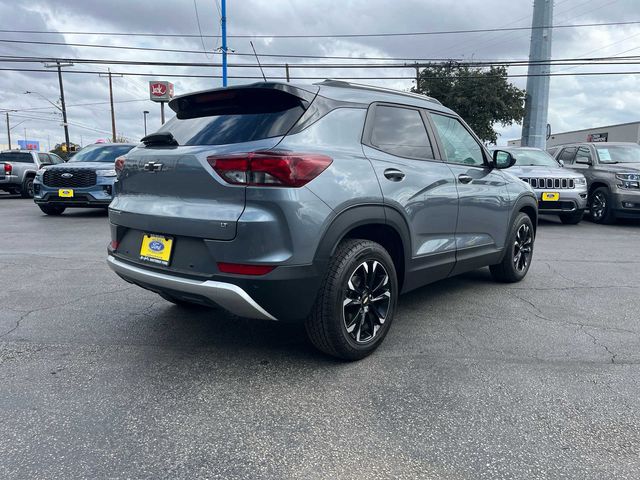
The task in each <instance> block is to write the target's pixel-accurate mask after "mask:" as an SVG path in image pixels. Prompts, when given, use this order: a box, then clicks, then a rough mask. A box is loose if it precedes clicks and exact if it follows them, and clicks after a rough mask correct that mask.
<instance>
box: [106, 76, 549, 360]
mask: <svg viewBox="0 0 640 480" xmlns="http://www.w3.org/2000/svg"><path fill="white" fill-rule="evenodd" d="M169 106H170V107H171V108H172V109H173V110H174V111H175V112H176V116H175V118H173V119H171V120H170V121H168V122H167V123H166V124H165V125H164V126H163V127H162V128H161V129H160V130H159V131H158V132H156V133H154V134H151V135H148V136H147V137H145V138H144V139H143V144H141V145H140V146H138V147H137V148H135V149H133V150H132V151H130V152H129V153H128V154H127V155H126V156H125V157H123V158H119V159H118V160H117V162H116V170H117V171H118V178H117V180H116V182H115V198H114V200H113V202H112V203H111V205H110V207H109V219H110V224H111V239H112V240H111V243H110V245H109V247H108V264H109V266H110V267H111V268H112V269H113V270H114V271H115V272H116V273H117V274H118V275H120V276H121V277H122V278H123V279H125V280H126V281H128V282H131V283H134V284H137V285H139V286H141V287H143V288H146V289H148V290H151V291H154V292H156V293H158V294H160V295H161V296H162V297H163V298H165V299H166V300H168V301H170V302H173V303H176V304H185V303H186V304H188V303H200V304H205V305H217V306H220V307H222V308H224V309H226V310H228V311H230V312H232V313H234V314H236V315H239V316H242V317H251V318H257V319H265V320H279V321H302V322H304V324H305V327H306V330H307V333H308V335H309V338H310V340H311V342H312V343H313V344H314V345H315V346H316V347H317V348H319V349H320V350H322V351H324V352H326V353H328V354H330V355H333V356H336V357H339V358H343V359H349V360H354V359H359V358H362V357H364V356H366V355H368V354H369V353H371V352H372V351H373V350H374V349H375V348H376V347H377V346H378V345H380V343H381V342H382V340H383V339H384V337H385V335H386V334H387V332H388V331H389V327H390V325H391V322H392V320H393V318H394V315H395V312H396V302H397V300H398V295H399V294H400V293H402V292H407V291H409V290H413V289H415V288H418V287H421V286H423V285H425V284H428V283H430V282H434V281H436V280H440V279H443V278H447V277H450V276H452V275H457V274H460V273H462V272H466V271H469V270H473V269H477V268H480V267H483V266H487V265H489V266H490V268H491V272H492V274H493V276H494V277H495V278H496V279H497V280H499V281H504V282H516V281H519V280H521V279H522V278H523V277H524V276H525V275H526V273H527V271H528V269H529V266H530V265H531V259H532V255H533V245H534V236H535V229H536V225H537V215H538V211H537V199H536V196H535V195H534V193H533V191H532V189H531V187H530V186H529V185H527V184H526V183H524V182H522V181H520V180H518V179H516V178H515V177H513V176H511V175H507V174H505V173H503V172H502V171H501V170H500V169H502V168H507V167H509V166H511V165H512V163H513V157H512V156H511V155H510V154H508V153H506V152H502V151H497V152H495V153H494V156H493V157H491V156H490V155H489V154H488V152H487V151H486V150H485V148H484V147H483V146H482V143H481V142H480V141H479V140H478V139H477V137H476V136H475V135H474V134H473V132H472V131H471V130H470V129H469V127H468V126H467V125H466V124H465V123H464V122H463V121H462V120H461V119H460V117H459V116H457V115H456V114H455V113H454V112H452V111H451V110H449V109H448V108H445V107H443V106H442V105H441V104H440V103H439V102H437V101H436V100H433V99H431V98H428V97H425V96H421V95H414V94H409V93H402V92H396V91H392V90H386V89H380V88H374V87H366V86H359V85H353V84H349V83H345V82H336V81H325V82H322V83H319V84H315V85H301V86H294V85H292V84H288V83H271V82H265V83H256V84H251V85H243V86H238V87H229V88H223V89H215V90H208V91H203V92H198V93H193V94H189V95H184V96H181V97H177V98H174V99H173V100H172V101H171V102H169Z"/></svg>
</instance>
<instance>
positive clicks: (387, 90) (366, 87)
mask: <svg viewBox="0 0 640 480" xmlns="http://www.w3.org/2000/svg"><path fill="white" fill-rule="evenodd" d="M314 85H325V86H327V87H340V88H357V89H359V90H371V91H374V92H384V93H392V94H394V95H403V96H405V97H412V98H419V99H421V100H427V101H428V102H432V103H437V104H438V105H442V103H440V100H438V99H436V98H433V97H429V96H427V95H421V94H419V93H412V92H402V91H400V90H394V89H392V88H384V87H376V86H373V85H364V84H361V83H352V82H345V81H344V80H333V79H331V78H327V79H326V80H323V81H322V82H316V83H314Z"/></svg>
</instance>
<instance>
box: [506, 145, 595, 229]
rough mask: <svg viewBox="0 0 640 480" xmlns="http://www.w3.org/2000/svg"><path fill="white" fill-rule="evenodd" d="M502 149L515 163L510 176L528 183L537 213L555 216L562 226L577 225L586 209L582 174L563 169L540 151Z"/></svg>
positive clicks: (585, 194)
mask: <svg viewBox="0 0 640 480" xmlns="http://www.w3.org/2000/svg"><path fill="white" fill-rule="evenodd" d="M500 148H502V147H500ZM504 150H506V151H507V152H509V153H510V154H511V155H512V156H513V157H514V158H515V160H516V163H515V165H514V166H513V167H511V168H510V169H509V173H510V174H511V175H515V176H516V177H518V178H520V180H523V181H525V182H527V183H528V184H529V185H531V187H532V188H533V190H534V191H535V192H536V196H537V197H538V212H539V213H540V214H552V215H558V216H559V217H560V220H561V221H562V223H566V224H570V225H575V224H577V223H580V221H581V220H582V217H583V215H584V211H585V209H586V207H587V181H586V180H585V178H584V175H582V174H581V173H578V172H574V171H571V170H568V169H566V168H563V167H562V166H561V165H560V164H559V163H558V162H557V161H556V160H555V159H554V158H553V157H552V156H551V155H549V154H548V153H547V152H545V151H544V150H541V149H539V148H529V147H518V148H505V149H504Z"/></svg>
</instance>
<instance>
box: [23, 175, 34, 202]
mask: <svg viewBox="0 0 640 480" xmlns="http://www.w3.org/2000/svg"><path fill="white" fill-rule="evenodd" d="M20 195H21V196H22V198H33V177H27V178H25V179H24V182H22V187H20Z"/></svg>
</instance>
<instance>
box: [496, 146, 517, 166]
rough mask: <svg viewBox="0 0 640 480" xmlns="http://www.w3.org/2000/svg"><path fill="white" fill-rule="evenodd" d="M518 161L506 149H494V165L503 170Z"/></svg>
mask: <svg viewBox="0 0 640 480" xmlns="http://www.w3.org/2000/svg"><path fill="white" fill-rule="evenodd" d="M515 163H516V159H515V158H514V156H513V155H511V154H510V153H509V152H507V151H505V150H494V151H493V166H494V167H496V168H498V169H500V170H502V169H505V168H509V167H512V166H513V165H514V164H515Z"/></svg>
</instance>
